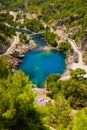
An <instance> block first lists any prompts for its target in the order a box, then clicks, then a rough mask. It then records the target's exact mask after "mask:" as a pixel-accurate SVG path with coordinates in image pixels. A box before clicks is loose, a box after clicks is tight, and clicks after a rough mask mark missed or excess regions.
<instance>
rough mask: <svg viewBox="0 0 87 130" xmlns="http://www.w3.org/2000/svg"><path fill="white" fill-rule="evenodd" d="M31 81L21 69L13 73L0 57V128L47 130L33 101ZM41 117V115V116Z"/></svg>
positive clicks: (3, 129) (10, 129) (2, 129)
mask: <svg viewBox="0 0 87 130" xmlns="http://www.w3.org/2000/svg"><path fill="white" fill-rule="evenodd" d="M31 86H32V83H31V81H29V77H27V76H26V75H25V74H24V73H23V72H22V71H18V72H17V73H16V74H15V75H14V74H13V73H12V72H11V69H10V68H9V67H7V65H6V59H5V58H4V57H2V59H0V129H1V130H5V129H8V130H13V129H14V130H17V129H18V130H28V129H29V130H32V129H33V130H34V129H35V130H47V129H46V128H45V126H44V125H43V121H42V119H41V112H40V108H39V106H37V105H36V103H35V93H34V92H33V91H32V88H31ZM42 117H43V116H42Z"/></svg>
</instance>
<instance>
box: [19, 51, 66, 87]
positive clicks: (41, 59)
mask: <svg viewBox="0 0 87 130" xmlns="http://www.w3.org/2000/svg"><path fill="white" fill-rule="evenodd" d="M64 60H65V57H64V55H63V54H61V53H59V52H57V51H52V50H50V51H44V50H38V49H34V50H32V51H30V52H27V53H26V55H25V57H24V58H23V59H22V61H23V62H22V63H21V65H20V66H19V67H18V69H22V70H23V71H24V72H25V73H26V74H28V75H29V76H30V79H31V80H32V82H33V83H34V84H37V85H38V87H41V86H44V81H45V79H46V77H47V76H48V75H49V74H50V73H60V74H62V73H63V72H64V69H65V67H66V66H65V61H64Z"/></svg>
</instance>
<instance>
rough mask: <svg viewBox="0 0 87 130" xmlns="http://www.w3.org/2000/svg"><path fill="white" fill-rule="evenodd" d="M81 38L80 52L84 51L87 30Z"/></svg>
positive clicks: (86, 42) (86, 44) (86, 43)
mask: <svg viewBox="0 0 87 130" xmlns="http://www.w3.org/2000/svg"><path fill="white" fill-rule="evenodd" d="M82 37H83V38H82V42H81V44H82V50H85V47H86V46H87V30H86V31H84V33H83V36H82Z"/></svg>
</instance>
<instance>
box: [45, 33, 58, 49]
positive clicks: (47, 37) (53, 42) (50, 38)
mask: <svg viewBox="0 0 87 130" xmlns="http://www.w3.org/2000/svg"><path fill="white" fill-rule="evenodd" d="M55 37H56V35H55V34H54V33H52V32H50V31H46V32H45V33H44V38H45V40H46V41H47V42H48V44H50V45H51V46H53V47H56V46H57V43H56V40H55Z"/></svg>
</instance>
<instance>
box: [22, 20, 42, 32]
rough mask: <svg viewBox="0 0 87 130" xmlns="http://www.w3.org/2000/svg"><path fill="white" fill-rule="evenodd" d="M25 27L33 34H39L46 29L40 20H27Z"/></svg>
mask: <svg viewBox="0 0 87 130" xmlns="http://www.w3.org/2000/svg"><path fill="white" fill-rule="evenodd" d="M25 25H26V27H27V28H28V29H29V30H31V31H33V32H39V31H41V30H43V29H44V26H43V25H42V23H41V22H40V21H39V20H38V19H30V20H29V19H25Z"/></svg>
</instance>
